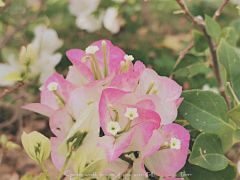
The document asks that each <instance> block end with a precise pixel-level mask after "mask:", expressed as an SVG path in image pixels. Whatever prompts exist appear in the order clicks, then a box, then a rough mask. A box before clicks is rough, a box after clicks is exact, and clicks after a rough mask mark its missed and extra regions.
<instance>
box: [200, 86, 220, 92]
mask: <svg viewBox="0 0 240 180" xmlns="http://www.w3.org/2000/svg"><path fill="white" fill-rule="evenodd" d="M202 89H203V90H204V91H207V90H209V91H212V92H215V93H217V94H219V90H218V88H217V87H212V88H211V87H210V86H209V85H208V84H204V86H203V88H202Z"/></svg>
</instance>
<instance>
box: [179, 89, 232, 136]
mask: <svg viewBox="0 0 240 180" xmlns="http://www.w3.org/2000/svg"><path fill="white" fill-rule="evenodd" d="M182 97H184V100H183V102H182V103H181V105H180V107H179V112H180V114H181V115H182V116H183V117H184V119H186V120H187V121H188V122H189V124H190V125H191V126H192V127H194V128H196V129H198V130H202V131H205V132H213V131H216V130H217V129H219V128H221V127H222V126H224V125H226V126H229V127H230V128H231V129H233V130H235V127H233V126H232V125H231V124H229V120H228V119H227V117H226V116H225V115H226V113H227V105H226V102H225V100H224V99H223V98H222V97H221V96H220V95H218V94H216V93H214V92H212V91H202V90H190V91H184V92H183V93H182Z"/></svg>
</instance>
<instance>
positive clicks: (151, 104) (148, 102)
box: [135, 99, 155, 111]
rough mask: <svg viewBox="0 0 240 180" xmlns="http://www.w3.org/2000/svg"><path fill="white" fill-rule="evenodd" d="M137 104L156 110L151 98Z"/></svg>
mask: <svg viewBox="0 0 240 180" xmlns="http://www.w3.org/2000/svg"><path fill="white" fill-rule="evenodd" d="M135 106H138V107H141V108H145V109H148V110H151V111H155V104H154V103H153V101H152V100H150V99H144V100H142V101H139V102H137V103H136V104H135Z"/></svg>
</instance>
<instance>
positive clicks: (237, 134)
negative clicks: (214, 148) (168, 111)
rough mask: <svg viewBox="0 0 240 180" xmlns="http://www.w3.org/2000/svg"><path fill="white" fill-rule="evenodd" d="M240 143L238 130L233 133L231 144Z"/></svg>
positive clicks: (239, 131) (239, 130)
mask: <svg viewBox="0 0 240 180" xmlns="http://www.w3.org/2000/svg"><path fill="white" fill-rule="evenodd" d="M236 142H240V129H236V131H234V133H233V143H234V144H235V143H236Z"/></svg>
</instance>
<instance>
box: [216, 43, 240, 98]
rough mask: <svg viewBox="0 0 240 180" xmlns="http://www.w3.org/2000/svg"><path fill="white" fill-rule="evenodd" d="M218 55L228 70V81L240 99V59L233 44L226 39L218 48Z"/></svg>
mask: <svg viewBox="0 0 240 180" xmlns="http://www.w3.org/2000/svg"><path fill="white" fill-rule="evenodd" d="M217 55H218V59H219V61H220V63H221V64H222V65H223V66H224V68H225V69H226V72H227V81H228V82H230V83H231V86H232V88H233V90H234V92H235V93H236V95H237V97H238V99H240V78H239V77H240V71H239V69H240V59H239V57H238V55H237V54H236V52H235V50H234V49H233V47H232V46H230V45H229V44H228V43H227V42H226V41H225V40H224V39H221V42H220V44H219V46H218V48H217Z"/></svg>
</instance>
